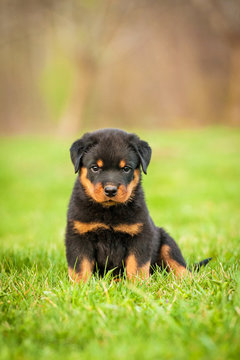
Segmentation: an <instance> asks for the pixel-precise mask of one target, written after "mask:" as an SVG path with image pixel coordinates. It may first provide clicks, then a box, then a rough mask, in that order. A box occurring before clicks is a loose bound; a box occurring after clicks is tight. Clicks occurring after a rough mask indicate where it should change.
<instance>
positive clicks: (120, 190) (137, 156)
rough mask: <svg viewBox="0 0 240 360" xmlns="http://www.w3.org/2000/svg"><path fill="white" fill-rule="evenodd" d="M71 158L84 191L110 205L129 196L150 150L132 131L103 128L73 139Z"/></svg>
mask: <svg viewBox="0 0 240 360" xmlns="http://www.w3.org/2000/svg"><path fill="white" fill-rule="evenodd" d="M71 157H72V161H73V163H74V165H75V171H76V172H77V171H78V172H79V177H80V181H81V184H82V186H83V187H84V190H85V192H86V194H87V195H88V196H89V197H90V198H91V199H92V200H94V201H96V202H98V203H101V204H102V205H103V206H112V205H117V204H122V203H126V202H128V201H130V200H131V199H133V197H134V190H135V189H136V187H137V186H138V184H139V181H140V165H141V166H142V168H143V171H144V172H146V168H147V166H148V163H149V161H150V157H151V149H150V147H149V146H148V144H147V143H146V142H143V141H141V140H140V139H139V138H138V137H137V136H136V135H134V134H128V133H126V132H123V131H120V130H115V129H105V130H100V131H96V132H94V133H90V134H85V135H84V136H83V137H82V139H80V140H77V141H76V142H75V143H74V144H73V145H72V147H71ZM79 157H80V159H79Z"/></svg>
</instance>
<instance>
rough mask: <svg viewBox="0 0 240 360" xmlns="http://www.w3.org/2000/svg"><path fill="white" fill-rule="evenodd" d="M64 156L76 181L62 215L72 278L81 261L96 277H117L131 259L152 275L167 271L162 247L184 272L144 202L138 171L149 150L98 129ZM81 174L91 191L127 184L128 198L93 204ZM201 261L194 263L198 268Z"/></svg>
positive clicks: (139, 142)
mask: <svg viewBox="0 0 240 360" xmlns="http://www.w3.org/2000/svg"><path fill="white" fill-rule="evenodd" d="M70 152H71V159H72V162H73V165H74V168H75V172H78V176H77V179H76V182H75V185H74V188H73V192H72V196H71V200H70V203H69V209H68V216H67V228H66V241H65V243H66V255H67V261H68V266H69V268H71V269H75V271H76V273H78V272H80V268H81V262H82V260H83V259H88V261H89V262H91V263H93V264H94V270H96V269H97V270H98V271H99V273H100V274H101V275H102V274H103V273H104V271H108V270H112V269H114V270H113V272H114V274H119V273H122V272H123V270H124V266H125V261H126V259H127V257H128V256H129V255H130V254H133V255H134V257H135V258H136V261H137V265H138V267H139V268H141V267H142V266H144V264H146V263H148V262H150V265H151V270H150V271H152V269H153V268H154V265H158V266H162V265H163V266H164V267H165V266H167V262H166V259H165V258H164V257H162V256H161V249H162V247H163V245H167V247H168V248H169V251H170V252H169V256H170V259H171V260H173V261H175V262H176V264H177V266H179V267H182V268H186V263H185V260H184V258H183V256H182V254H181V251H180V249H179V247H178V245H177V244H176V243H175V241H174V240H173V239H172V238H171V237H170V236H169V235H168V234H167V233H166V232H165V231H164V229H162V228H159V227H156V226H155V225H154V223H153V221H152V219H151V217H150V215H149V212H148V209H147V206H146V203H145V200H144V193H143V189H142V186H141V171H140V167H141V168H142V170H143V172H144V173H146V172H147V167H148V165H149V162H150V159H151V148H150V147H149V145H148V144H147V142H145V141H142V140H140V139H139V138H138V137H137V136H136V135H135V134H129V133H126V132H124V131H122V130H117V129H104V130H99V131H96V132H93V133H87V134H85V135H84V136H83V137H82V138H81V139H79V140H77V141H75V142H74V143H73V145H72V147H71V149H70ZM99 159H101V160H102V161H103V167H102V168H99V167H98V166H97V165H96V164H97V161H98V160H99ZM121 160H124V161H125V163H126V166H125V167H123V168H120V167H119V163H120V162H121ZM128 166H129V167H130V169H129V168H128ZM82 169H86V171H87V180H86V181H89V184H93V186H97V185H98V184H101V189H102V190H103V191H104V189H105V186H106V185H107V184H109V183H110V184H113V185H114V186H116V187H117V188H119V189H120V187H121V186H123V189H125V188H127V187H128V186H129V184H130V186H131V184H134V186H135V187H134V189H133V191H132V193H131V196H130V197H129V198H128V199H127V200H126V201H124V202H122V203H121V202H118V203H114V200H115V199H114V197H113V198H110V199H108V200H107V201H106V202H105V201H104V202H99V201H96V200H95V199H93V198H92V197H91V196H90V195H89V193H88V192H87V191H86V186H85V184H83V183H82V182H81V180H80V174H81V170H82ZM138 174H139V181H138V182H135V183H134V181H135V180H133V179H135V178H137V177H136V175H138ZM134 176H135V178H134ZM84 181H85V180H84ZM99 186H100V185H99ZM101 194H102V192H100V195H101ZM101 196H102V195H101ZM108 204H111V206H108ZM76 221H77V222H80V223H81V224H83V223H84V224H92V223H100V224H105V225H106V228H101V227H99V228H97V229H93V230H92V231H88V232H86V233H81V232H78V231H76V228H75V227H74V222H76ZM121 224H124V226H129V225H132V224H143V226H142V228H141V231H139V233H138V234H128V233H126V232H122V231H116V230H114V227H115V228H116V227H117V226H119V225H121ZM206 262H207V260H204V261H203V262H201V263H199V265H198V267H199V266H201V265H205V263H206Z"/></svg>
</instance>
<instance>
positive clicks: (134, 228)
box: [73, 220, 143, 236]
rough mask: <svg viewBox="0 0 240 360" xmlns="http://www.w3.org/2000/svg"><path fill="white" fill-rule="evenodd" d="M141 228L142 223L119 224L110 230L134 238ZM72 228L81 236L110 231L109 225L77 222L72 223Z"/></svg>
mask: <svg viewBox="0 0 240 360" xmlns="http://www.w3.org/2000/svg"><path fill="white" fill-rule="evenodd" d="M142 227H143V224H142V223H136V224H119V225H116V226H113V227H112V228H113V230H114V231H116V232H123V233H126V234H129V235H131V236H134V235H137V234H139V233H140V232H141V231H142ZM73 228H74V230H75V231H77V232H78V233H79V234H81V235H82V234H86V233H87V232H91V231H96V230H104V229H105V230H110V229H111V227H110V226H109V225H106V224H104V223H99V222H90V223H85V222H81V221H77V220H75V221H73Z"/></svg>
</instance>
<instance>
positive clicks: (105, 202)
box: [101, 199, 118, 206]
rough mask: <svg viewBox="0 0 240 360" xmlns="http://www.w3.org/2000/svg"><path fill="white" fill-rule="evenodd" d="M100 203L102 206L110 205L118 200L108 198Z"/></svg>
mask: <svg viewBox="0 0 240 360" xmlns="http://www.w3.org/2000/svg"><path fill="white" fill-rule="evenodd" d="M101 204H102V205H103V206H112V205H116V204H118V202H117V201H114V200H112V199H109V200H105V201H102V202H101Z"/></svg>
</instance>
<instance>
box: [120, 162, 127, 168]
mask: <svg viewBox="0 0 240 360" xmlns="http://www.w3.org/2000/svg"><path fill="white" fill-rule="evenodd" d="M119 166H120V168H124V166H126V161H125V160H121V161H120V163H119Z"/></svg>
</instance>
